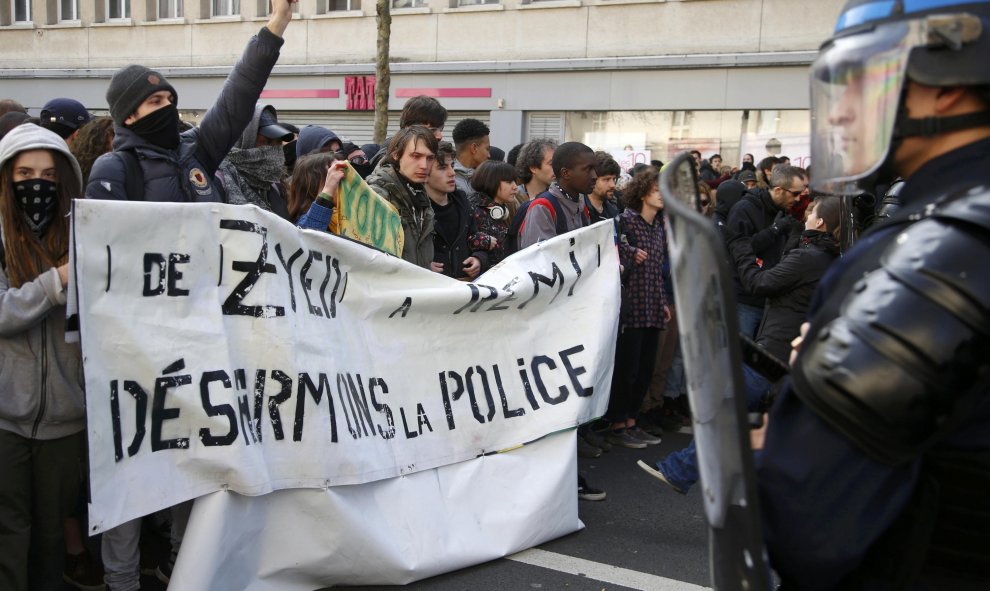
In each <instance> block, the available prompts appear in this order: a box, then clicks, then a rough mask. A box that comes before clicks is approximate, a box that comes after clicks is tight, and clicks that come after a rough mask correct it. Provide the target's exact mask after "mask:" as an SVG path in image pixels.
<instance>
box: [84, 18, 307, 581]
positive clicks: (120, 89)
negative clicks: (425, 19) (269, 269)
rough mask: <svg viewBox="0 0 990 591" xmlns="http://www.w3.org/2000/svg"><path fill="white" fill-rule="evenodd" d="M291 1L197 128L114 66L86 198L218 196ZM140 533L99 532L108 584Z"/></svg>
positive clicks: (253, 44) (129, 566)
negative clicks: (109, 138)
mask: <svg viewBox="0 0 990 591" xmlns="http://www.w3.org/2000/svg"><path fill="white" fill-rule="evenodd" d="M296 1H297V0H272V1H271V16H270V17H269V19H268V22H267V24H266V25H265V26H264V27H262V28H261V30H260V31H259V32H258V34H257V35H255V36H253V37H252V38H251V39H250V40H249V41H248V44H247V46H246V47H245V49H244V53H243V54H241V58H240V60H239V61H238V62H237V64H236V65H235V66H234V68H233V70H232V71H231V72H230V74H229V75H228V76H227V80H226V81H225V82H224V85H223V89H222V90H221V91H220V95H219V96H218V97H217V100H216V102H215V103H214V104H213V106H212V107H210V109H209V110H208V111H207V112H206V115H204V117H203V121H202V122H201V123H200V126H199V127H198V128H193V129H190V130H188V131H185V132H182V133H181V134H180V132H179V124H180V120H179V112H178V109H177V106H176V105H177V101H178V92H177V91H176V89H175V87H173V86H172V84H170V83H169V81H168V80H167V79H166V78H165V77H164V76H163V75H162V74H161V73H160V72H156V71H154V70H151V69H150V68H147V67H145V66H140V65H134V64H132V65H129V66H126V67H124V68H121V69H120V70H118V71H117V72H115V73H114V75H113V77H112V78H111V80H110V86H109V87H108V88H107V103H108V104H109V106H110V116H111V117H112V118H113V122H114V132H115V133H116V135H115V137H114V141H113V147H114V151H113V152H111V153H108V154H104V155H103V156H101V157H100V158H99V159H97V161H96V162H95V163H94V164H93V170H92V172H91V173H90V178H89V183H88V184H87V185H86V198H87V199H113V200H134V201H165V202H179V203H189V202H218V201H221V198H222V197H221V191H220V189H219V188H218V185H217V183H219V181H218V180H217V179H216V177H214V174H215V173H216V171H217V169H218V168H219V166H220V163H221V162H222V161H223V160H224V158H226V157H227V154H228V153H229V152H230V149H231V148H232V147H233V146H234V145H235V143H236V142H237V141H238V140H239V139H240V137H241V134H242V133H243V132H244V130H245V128H246V127H247V126H248V123H250V122H251V119H252V117H253V116H254V114H255V106H256V103H257V102H258V99H259V98H260V96H261V91H262V90H263V89H264V87H265V83H266V82H267V80H268V76H269V74H270V73H271V71H272V68H274V67H275V62H277V61H278V57H279V50H280V48H281V47H282V44H283V43H284V42H285V41H284V40H283V39H282V35H283V34H284V33H285V30H286V28H287V27H288V25H289V22H290V21H291V20H292V4H294V3H295V2H296ZM190 510H191V503H183V504H181V505H178V506H176V507H173V508H172V539H171V544H172V552H171V554H170V556H169V557H168V558H167V559H166V560H165V561H163V562H162V563H161V564H160V565H158V567H157V568H156V569H155V571H154V574H155V575H156V576H157V577H158V579H159V580H161V581H162V582H166V583H167V582H168V580H169V579H170V577H171V574H172V567H173V565H174V564H175V560H176V557H177V554H178V548H179V545H180V543H181V541H182V536H183V535H184V531H185V522H186V520H187V519H188V516H189V511H190ZM140 535H141V520H140V519H134V520H132V521H129V522H126V523H124V524H121V525H120V526H118V527H116V528H113V529H111V530H109V531H106V532H104V534H103V539H102V542H101V543H102V555H103V564H104V570H105V572H106V577H105V581H106V583H107V587H108V588H112V591H134V590H135V589H138V588H139V587H140V573H139V562H140V555H139V549H138V541H139V538H140Z"/></svg>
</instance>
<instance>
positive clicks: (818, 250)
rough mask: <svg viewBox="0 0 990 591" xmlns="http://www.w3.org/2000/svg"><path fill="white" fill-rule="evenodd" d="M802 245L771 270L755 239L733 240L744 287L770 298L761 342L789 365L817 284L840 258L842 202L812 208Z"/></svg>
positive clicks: (821, 201) (827, 200)
mask: <svg viewBox="0 0 990 591" xmlns="http://www.w3.org/2000/svg"><path fill="white" fill-rule="evenodd" d="M809 212H810V213H809V214H808V219H807V220H806V221H805V224H804V231H803V232H802V233H801V238H800V241H799V242H798V246H797V247H796V248H794V249H793V250H791V251H789V252H788V253H787V254H786V255H784V258H783V259H781V261H780V262H779V263H777V264H776V265H774V266H773V267H772V268H766V267H760V265H759V264H758V263H757V261H756V256H755V255H754V254H753V248H752V244H751V241H749V240H746V239H744V238H740V237H737V238H735V239H733V240H732V241H731V242H729V249H730V250H731V251H732V256H733V258H734V259H735V263H736V270H737V272H738V273H739V279H740V281H741V282H742V285H743V288H745V289H746V291H747V292H748V293H751V294H753V295H755V296H760V297H766V298H767V309H766V314H765V315H764V317H763V322H762V323H761V324H760V327H759V329H758V330H757V333H756V343H757V344H758V345H760V346H761V347H764V348H765V349H766V350H767V352H769V353H770V354H771V355H773V356H774V357H776V358H777V359H780V360H781V361H784V362H786V361H787V358H788V356H789V355H790V353H791V341H793V340H794V338H795V337H797V336H798V333H799V331H800V328H801V323H802V322H804V321H805V319H806V318H807V314H808V306H809V305H810V304H811V297H812V295H814V293H815V288H816V287H817V286H818V281H819V280H820V279H821V278H822V275H824V274H825V271H826V270H827V269H828V267H829V265H831V264H832V263H833V262H834V261H835V259H836V258H837V257H838V256H839V244H838V242H837V241H836V238H835V236H836V233H837V229H838V227H839V219H840V213H839V198H838V197H833V196H826V197H819V198H818V199H816V200H815V201H813V202H812V205H811V206H810V207H809Z"/></svg>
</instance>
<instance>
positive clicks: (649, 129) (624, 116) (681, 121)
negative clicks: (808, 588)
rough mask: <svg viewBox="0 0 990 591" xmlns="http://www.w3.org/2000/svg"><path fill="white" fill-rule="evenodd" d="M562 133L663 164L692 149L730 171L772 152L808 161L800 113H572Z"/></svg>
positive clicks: (806, 130) (805, 124) (805, 122)
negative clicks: (719, 160)
mask: <svg viewBox="0 0 990 591" xmlns="http://www.w3.org/2000/svg"><path fill="white" fill-rule="evenodd" d="M530 125H531V127H532V119H531V123H530ZM564 129H565V131H564V137H565V138H566V139H567V140H574V141H579V142H583V143H585V144H587V145H589V146H591V147H592V148H594V149H596V150H605V151H606V152H611V153H613V154H616V153H618V154H621V153H622V152H623V151H628V148H632V150H633V151H634V152H635V153H636V154H645V155H648V157H649V159H653V160H662V161H663V162H669V161H670V160H671V158H673V157H674V156H675V155H677V154H678V153H680V152H683V151H685V150H692V149H697V150H700V151H701V155H702V156H703V157H706V158H707V157H708V156H710V155H711V154H714V153H716V152H718V153H720V154H721V155H722V158H723V162H724V163H725V164H728V165H730V166H738V165H739V162H741V160H742V155H743V154H746V153H751V154H753V155H754V156H755V158H756V159H757V160H760V159H761V158H763V157H764V156H766V155H767V154H768V153H770V152H772V151H774V150H776V151H777V152H778V153H783V154H785V155H786V156H789V157H790V158H791V162H792V163H794V164H795V165H797V166H806V165H807V164H808V162H809V158H808V156H809V153H808V150H809V143H808V138H809V136H810V134H811V120H810V118H809V116H808V111H802V110H793V111H769V110H767V111H757V110H752V111H608V112H603V111H571V112H568V113H565V114H564ZM541 131H542V130H541ZM531 137H532V135H531ZM778 143H779V144H780V146H777V144H778Z"/></svg>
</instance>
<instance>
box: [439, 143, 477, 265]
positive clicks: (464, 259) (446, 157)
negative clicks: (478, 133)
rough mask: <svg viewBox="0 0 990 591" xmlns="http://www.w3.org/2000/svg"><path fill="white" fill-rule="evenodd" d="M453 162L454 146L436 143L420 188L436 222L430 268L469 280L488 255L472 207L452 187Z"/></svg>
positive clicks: (464, 197) (453, 179) (464, 196)
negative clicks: (435, 156) (431, 165)
mask: <svg viewBox="0 0 990 591" xmlns="http://www.w3.org/2000/svg"><path fill="white" fill-rule="evenodd" d="M455 162H456V161H455V160H454V146H452V145H451V144H450V142H440V146H439V150H438V151H437V158H436V160H434V162H433V169H432V170H431V171H430V176H429V178H428V179H427V181H426V184H425V185H423V188H424V189H426V194H427V195H428V196H429V197H430V203H431V205H432V206H433V214H434V216H435V219H436V226H435V227H436V230H435V231H434V232H433V263H431V265H430V267H431V268H432V269H433V270H434V271H436V272H438V273H443V274H444V275H446V276H447V277H453V278H454V279H460V280H466V281H473V280H474V279H475V278H476V277H477V276H478V274H479V273H481V272H482V271H484V270H485V269H487V268H488V266H489V265H488V253H487V252H485V250H484V249H483V248H482V244H481V243H482V241H483V240H482V239H481V237H480V236H479V234H478V226H477V224H476V223H475V219H474V216H473V215H472V211H473V209H474V208H473V207H471V203H470V202H469V201H468V196H467V195H465V194H464V192H463V191H461V190H460V189H457V188H456V182H455V178H456V173H455V171H454V163H455Z"/></svg>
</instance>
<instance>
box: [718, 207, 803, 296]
mask: <svg viewBox="0 0 990 591" xmlns="http://www.w3.org/2000/svg"><path fill="white" fill-rule="evenodd" d="M778 215H783V211H781V210H780V209H779V208H778V207H777V206H776V204H774V202H773V199H771V198H770V193H769V192H768V191H767V190H766V189H760V188H756V189H751V190H749V191H746V193H744V194H743V196H742V199H740V200H739V202H738V203H736V204H735V205H733V206H732V209H731V210H730V211H729V219H728V222H726V225H725V227H724V230H725V234H726V235H727V240H738V239H740V238H748V239H749V241H750V244H751V248H752V251H753V254H754V255H755V256H756V258H758V259H761V260H762V261H763V268H764V269H770V268H772V267H773V266H774V265H776V264H777V262H778V261H780V257H781V256H782V255H783V251H784V244H786V242H787V234H786V233H778V232H777V231H775V229H774V220H775V219H777V217H778ZM735 283H736V301H737V302H739V303H741V304H748V305H750V306H760V307H762V306H763V304H764V298H763V297H762V296H758V295H755V294H752V293H750V292H749V291H748V290H746V289H745V287H743V284H742V283H741V282H740V280H739V274H738V273H736V274H735Z"/></svg>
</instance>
